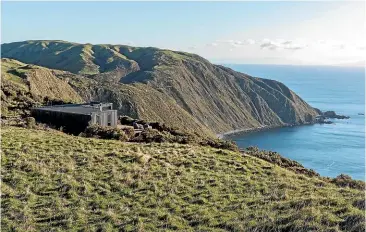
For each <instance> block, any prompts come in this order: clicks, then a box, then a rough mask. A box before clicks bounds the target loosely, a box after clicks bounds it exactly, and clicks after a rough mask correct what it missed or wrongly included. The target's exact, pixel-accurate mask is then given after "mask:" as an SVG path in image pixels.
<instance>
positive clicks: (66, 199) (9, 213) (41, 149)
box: [1, 127, 365, 231]
mask: <svg viewBox="0 0 366 232" xmlns="http://www.w3.org/2000/svg"><path fill="white" fill-rule="evenodd" d="M1 135H2V142H1V145H2V157H1V159H2V160H1V162H2V186H1V191H2V217H1V220H2V230H3V231H65V230H66V231H173V230H178V231H269V230H274V229H276V231H310V230H313V231H364V229H365V226H364V220H365V216H364V207H365V206H364V204H362V203H363V202H364V193H363V191H361V190H357V189H352V188H340V187H337V186H336V185H334V184H331V183H329V182H327V181H326V180H325V179H322V178H319V177H308V176H305V175H301V174H296V173H295V172H292V171H290V170H287V169H285V168H281V167H279V166H277V165H275V164H272V163H269V162H266V161H264V160H261V159H258V158H255V157H253V156H250V155H243V154H240V153H236V152H231V151H226V150H218V149H213V148H209V147H200V146H193V145H181V144H172V143H163V144H155V143H150V144H135V143H123V142H120V141H112V140H99V139H89V138H81V137H74V136H70V135H66V134H63V133H61V132H57V131H41V130H29V129H22V128H15V127H3V128H2V131H1Z"/></svg>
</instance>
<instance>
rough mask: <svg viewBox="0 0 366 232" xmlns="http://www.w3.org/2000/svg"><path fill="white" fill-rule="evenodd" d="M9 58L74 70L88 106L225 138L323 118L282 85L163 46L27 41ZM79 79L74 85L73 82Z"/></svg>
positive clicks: (12, 46)
mask: <svg viewBox="0 0 366 232" xmlns="http://www.w3.org/2000/svg"><path fill="white" fill-rule="evenodd" d="M1 55H2V57H6V58H11V59H16V60H19V61H21V62H25V63H29V64H35V65H40V66H43V67H47V68H51V69H59V70H64V71H69V72H71V73H73V74H75V75H74V76H77V78H71V79H72V80H71V81H70V83H69V84H70V85H71V86H72V87H73V88H74V90H75V91H76V92H77V93H78V94H79V95H80V96H81V97H82V98H83V99H84V100H108V101H112V102H113V103H114V104H115V106H116V107H117V108H118V110H119V111H120V113H126V114H131V115H132V116H134V117H139V118H146V119H148V120H162V121H168V123H170V124H171V125H173V124H175V125H178V126H182V125H185V126H186V127H187V128H188V127H190V126H192V125H191V124H194V125H195V128H196V129H197V128H201V129H202V128H209V129H210V130H211V131H212V132H215V133H221V132H227V131H230V130H235V129H251V128H256V127H260V126H270V127H273V126H283V125H298V124H304V123H311V122H313V121H314V119H315V116H316V115H317V114H318V112H317V110H316V109H314V108H312V107H311V106H310V105H308V104H307V103H306V102H305V101H303V100H302V99H301V98H300V97H299V96H297V95H296V94H295V93H294V92H292V91H291V90H290V89H288V88H287V87H286V86H285V85H283V84H282V83H280V82H277V81H274V80H268V79H261V78H256V77H251V76H249V75H246V74H243V73H239V72H235V71H233V70H231V69H229V68H226V67H223V66H219V65H214V64H211V63H210V62H208V61H207V60H205V59H204V58H202V57H200V56H198V55H194V54H189V53H184V52H176V51H170V50H162V49H157V48H139V47H130V46H124V45H91V44H76V43H70V42H65V41H25V42H17V43H9V44H2V45H1ZM74 79H75V80H77V81H73V80H74Z"/></svg>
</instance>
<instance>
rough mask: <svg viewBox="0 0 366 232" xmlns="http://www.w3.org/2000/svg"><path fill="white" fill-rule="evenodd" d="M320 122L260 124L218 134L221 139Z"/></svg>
mask: <svg viewBox="0 0 366 232" xmlns="http://www.w3.org/2000/svg"><path fill="white" fill-rule="evenodd" d="M317 123H318V122H312V123H302V124H287V125H286V124H285V125H276V126H260V127H254V128H246V129H236V130H231V131H228V132H225V133H221V134H216V136H217V138H219V139H228V138H230V137H234V136H237V135H243V134H247V133H251V132H259V131H266V130H271V129H277V128H283V127H293V126H309V125H315V124H317Z"/></svg>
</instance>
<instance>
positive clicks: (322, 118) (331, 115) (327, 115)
mask: <svg viewBox="0 0 366 232" xmlns="http://www.w3.org/2000/svg"><path fill="white" fill-rule="evenodd" d="M319 112H320V113H321V114H319V116H317V118H316V119H315V121H313V122H311V123H302V124H288V125H280V126H260V127H256V128H247V129H237V130H232V131H228V132H225V133H221V134H217V137H218V138H219V139H228V138H230V137H233V136H237V135H241V134H246V133H250V132H259V131H264V130H270V129H276V128H282V127H293V126H305V125H314V124H333V123H334V122H332V121H329V120H327V119H349V118H350V117H349V116H345V115H338V114H336V113H335V112H334V111H326V112H322V111H319Z"/></svg>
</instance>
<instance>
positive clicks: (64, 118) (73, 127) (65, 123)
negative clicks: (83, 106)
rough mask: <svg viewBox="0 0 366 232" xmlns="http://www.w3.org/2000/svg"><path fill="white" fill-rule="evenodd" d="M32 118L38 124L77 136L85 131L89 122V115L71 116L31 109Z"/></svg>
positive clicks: (71, 114)
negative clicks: (50, 126) (44, 124)
mask: <svg viewBox="0 0 366 232" xmlns="http://www.w3.org/2000/svg"><path fill="white" fill-rule="evenodd" d="M31 113H32V116H33V117H34V118H35V119H36V121H38V122H42V123H47V124H50V125H53V126H55V127H57V128H60V127H62V129H63V130H64V131H65V132H68V133H72V134H76V135H77V134H79V133H81V132H83V131H84V130H85V128H86V127H87V126H88V125H89V122H90V121H91V119H92V118H91V115H83V114H73V113H65V112H57V111H47V110H39V109H32V111H31Z"/></svg>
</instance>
